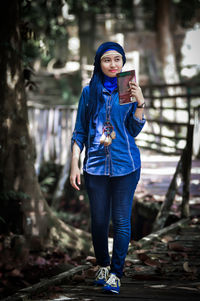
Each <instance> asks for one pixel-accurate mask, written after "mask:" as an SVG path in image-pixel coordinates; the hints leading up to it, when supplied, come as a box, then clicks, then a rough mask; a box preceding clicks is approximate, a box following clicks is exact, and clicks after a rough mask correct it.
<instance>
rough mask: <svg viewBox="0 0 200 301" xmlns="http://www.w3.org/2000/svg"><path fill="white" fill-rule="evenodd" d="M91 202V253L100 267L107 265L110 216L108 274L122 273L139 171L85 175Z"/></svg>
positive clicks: (119, 274)
mask: <svg viewBox="0 0 200 301" xmlns="http://www.w3.org/2000/svg"><path fill="white" fill-rule="evenodd" d="M84 176H85V185H86V189H87V193H88V196H89V200H90V210H91V231H92V240H93V246H94V252H95V256H96V259H97V263H98V264H99V265H100V266H108V265H110V256H109V252H108V232H109V224H110V217H112V223H113V230H114V240H113V253H112V261H111V272H112V273H115V274H116V275H117V276H118V277H119V278H121V276H122V274H123V267H124V261H125V257H126V255H127V251H128V245H129V242H130V237H131V210H132V202H133V196H134V192H135V189H136V186H137V183H138V181H139V178H140V169H137V170H136V171H134V172H133V173H131V174H128V175H125V176H120V177H109V176H96V175H91V174H88V173H86V172H85V173H84Z"/></svg>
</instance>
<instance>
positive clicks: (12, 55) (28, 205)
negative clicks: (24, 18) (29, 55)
mask: <svg viewBox="0 0 200 301" xmlns="http://www.w3.org/2000/svg"><path fill="white" fill-rule="evenodd" d="M20 9H21V1H20V0H12V1H1V2H0V36H1V43H0V74H1V81H0V101H1V102H0V111H1V115H0V158H1V161H0V188H1V190H0V191H1V192H0V212H1V219H0V223H2V221H4V222H5V223H4V225H6V226H7V229H6V231H10V230H12V231H14V233H20V234H23V235H24V236H25V238H26V240H27V242H28V243H29V246H30V248H32V249H33V248H42V247H44V245H45V246H47V245H49V246H55V245H59V244H60V245H62V246H63V247H66V248H67V247H69V248H70V249H72V250H73V249H75V248H76V251H77V250H89V249H90V244H85V242H84V240H85V239H86V240H88V237H89V235H88V234H87V233H84V231H81V230H77V229H73V227H70V226H67V225H65V224H64V223H63V222H62V221H60V220H58V219H57V218H56V217H55V216H54V215H53V213H52V211H51V209H50V208H49V206H48V205H47V203H46V201H45V199H44V197H43V195H42V193H41V190H40V186H39V184H38V179H37V176H36V173H35V169H34V158H33V147H32V144H31V140H30V137H29V133H28V114H27V105H26V95H25V88H24V79H23V70H22V64H21V54H22V52H21V44H22V41H21V33H22V29H23V32H24V30H25V28H22V27H21V28H20V26H21V25H22V23H21V20H20ZM22 26H23V25H22ZM13 204H15V206H13ZM15 222H17V224H15ZM1 226H2V225H1ZM8 226H9V228H8ZM1 228H2V227H1ZM4 230H5V229H4Z"/></svg>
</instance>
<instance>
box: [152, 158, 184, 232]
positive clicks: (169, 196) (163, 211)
mask: <svg viewBox="0 0 200 301" xmlns="http://www.w3.org/2000/svg"><path fill="white" fill-rule="evenodd" d="M181 169H182V156H181V158H180V160H179V162H178V165H177V167H176V171H175V173H174V176H173V179H172V181H171V183H170V185H169V188H168V191H167V193H166V196H165V200H164V202H163V203H162V206H161V208H160V211H159V212H158V215H157V217H156V220H155V222H154V225H153V232H155V231H158V230H159V229H162V228H164V226H165V222H166V220H167V218H168V216H169V211H170V208H171V206H172V204H173V201H174V198H175V195H176V192H177V188H178V185H177V176H178V175H179V174H180V173H181Z"/></svg>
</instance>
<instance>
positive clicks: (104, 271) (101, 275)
mask: <svg viewBox="0 0 200 301" xmlns="http://www.w3.org/2000/svg"><path fill="white" fill-rule="evenodd" d="M107 274H108V268H100V270H99V272H98V273H97V276H98V277H99V278H100V279H104V278H106V276H107Z"/></svg>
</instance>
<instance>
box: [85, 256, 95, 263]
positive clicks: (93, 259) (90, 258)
mask: <svg viewBox="0 0 200 301" xmlns="http://www.w3.org/2000/svg"><path fill="white" fill-rule="evenodd" d="M86 261H89V262H91V263H92V264H96V258H95V257H93V256H88V257H87V258H86Z"/></svg>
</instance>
